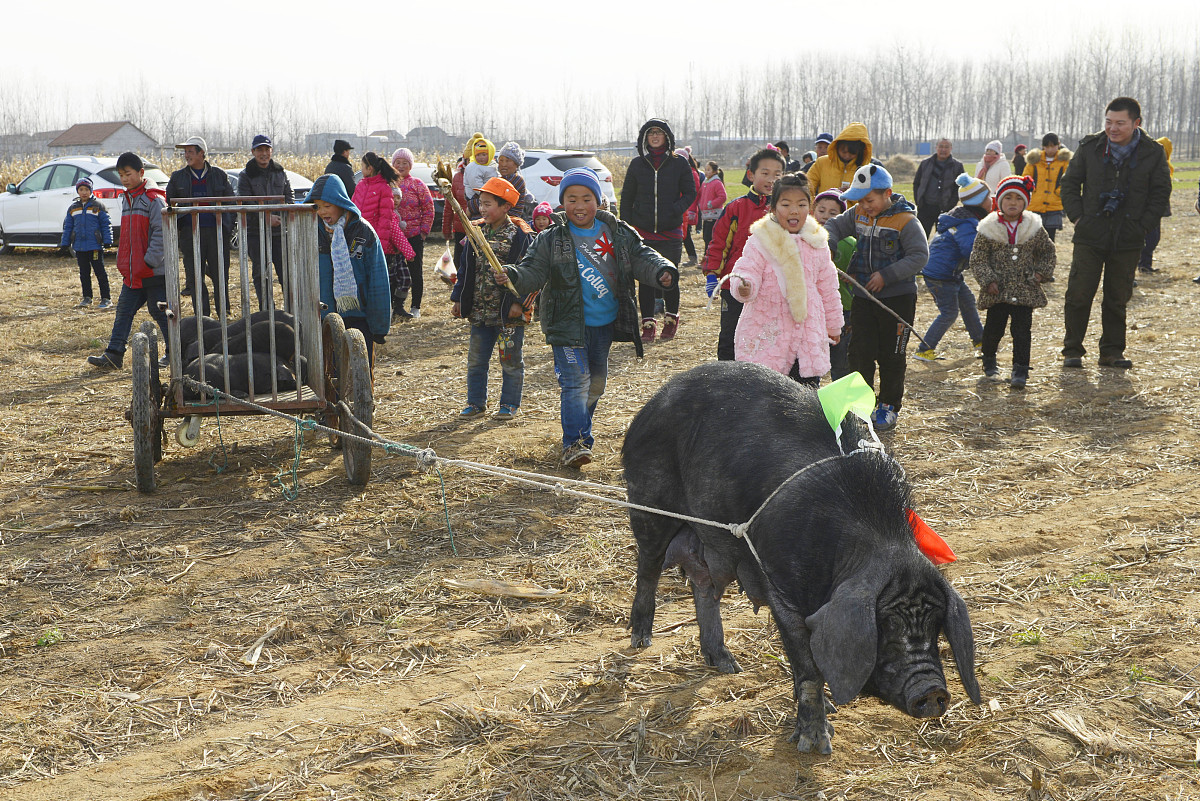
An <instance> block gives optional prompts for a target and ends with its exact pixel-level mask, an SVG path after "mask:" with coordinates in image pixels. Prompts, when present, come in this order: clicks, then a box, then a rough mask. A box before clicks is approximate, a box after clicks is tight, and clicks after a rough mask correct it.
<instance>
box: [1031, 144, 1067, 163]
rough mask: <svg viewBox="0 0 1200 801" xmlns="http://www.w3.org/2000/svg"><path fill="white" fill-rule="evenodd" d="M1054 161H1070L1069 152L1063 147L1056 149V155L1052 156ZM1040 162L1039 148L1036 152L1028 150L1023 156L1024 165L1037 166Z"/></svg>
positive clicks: (1040, 153)
mask: <svg viewBox="0 0 1200 801" xmlns="http://www.w3.org/2000/svg"><path fill="white" fill-rule="evenodd" d="M1054 160H1055V161H1070V160H1071V151H1070V150H1067V149H1066V148H1065V147H1060V148H1059V149H1058V153H1056V154H1055V156H1054ZM1040 161H1042V149H1041V148H1040V147H1039V148H1037V149H1036V150H1030V151H1029V152H1028V153H1026V154H1025V163H1026V164H1037V163H1039V162H1040Z"/></svg>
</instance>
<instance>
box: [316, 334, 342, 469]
mask: <svg viewBox="0 0 1200 801" xmlns="http://www.w3.org/2000/svg"><path fill="white" fill-rule="evenodd" d="M321 326H322V331H321V351H322V352H321V375H322V376H323V380H324V381H325V404H326V408H325V418H324V420H323V421H322V422H323V423H324V424H325V425H327V426H329V427H330V428H338V427H339V425H338V423H339V420H340V417H339V415H338V408H337V402H338V401H339V400H341V398H342V395H341V392H340V391H339V387H338V354H339V353H341V351H342V348H344V347H345V344H346V323H345V322H343V321H342V316H341V315H340V314H337V313H336V312H331V313H329V314H327V315H325V319H324V320H322V321H321ZM329 446H330V447H331V448H333V449H335V450H336V449H338V448H340V447H342V438H341V437H339V436H338V435H337V434H330V435H329Z"/></svg>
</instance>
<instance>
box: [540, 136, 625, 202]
mask: <svg viewBox="0 0 1200 801" xmlns="http://www.w3.org/2000/svg"><path fill="white" fill-rule="evenodd" d="M575 167H591V168H592V169H593V170H595V171H596V173H597V174H598V175H599V176H600V186H601V188H602V189H603V190H604V196H605V197H606V198H608V205H609V208H612V209H615V208H616V207H617V193H616V192H615V191H614V190H613V179H612V173H611V172H609V171H608V168H607V167H605V166H604V164H602V163H601V162H600V159H598V158H596V154H595V153H592V152H590V151H587V150H526V151H525V163H524V164H523V165H522V167H521V174H522V175H524V176H525V189H526V190H527V191H528V192H529V194H531V195H533V200H534V202H535V203H541V202H542V201H545V202H546V203H549V204H550V208H553V209H556V208H558V206H559V202H558V185H559V184H560V183H562V178H563V173H565V172H566V171H567V170H570V169H573V168H575Z"/></svg>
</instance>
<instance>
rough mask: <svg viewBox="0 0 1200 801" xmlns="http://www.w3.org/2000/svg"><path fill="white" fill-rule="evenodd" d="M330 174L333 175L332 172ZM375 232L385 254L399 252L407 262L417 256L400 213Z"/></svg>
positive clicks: (389, 254) (390, 254)
mask: <svg viewBox="0 0 1200 801" xmlns="http://www.w3.org/2000/svg"><path fill="white" fill-rule="evenodd" d="M330 174H331V175H332V173H330ZM375 233H377V234H379V240H380V244H382V245H383V255H385V256H392V255H394V254H397V253H399V254H400V255H401V256H403V257H404V260H405V261H406V262H411V261H412V260H413V259H415V258H416V257H417V252H416V251H415V250H413V248H412V245H410V244H409V242H408V237H407V236H405V235H404V229H403V228H401V227H400V217H399V216H398V215H396V214H393V215H392V218H391V220H389V221H388V227H387V229H386V230H383V231H376V232H375Z"/></svg>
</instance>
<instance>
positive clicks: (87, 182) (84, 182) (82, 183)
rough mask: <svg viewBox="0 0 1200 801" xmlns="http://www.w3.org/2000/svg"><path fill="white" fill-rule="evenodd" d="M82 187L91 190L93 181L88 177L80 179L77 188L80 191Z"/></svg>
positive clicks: (76, 184)
mask: <svg viewBox="0 0 1200 801" xmlns="http://www.w3.org/2000/svg"><path fill="white" fill-rule="evenodd" d="M81 186H86V187H87V188H88V189H91V188H92V179H91V178H88V177H87V176H86V175H85V176H84V177H82V178H80V179H79V180H78V181H76V182H75V188H76V189H78V188H79V187H81Z"/></svg>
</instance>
